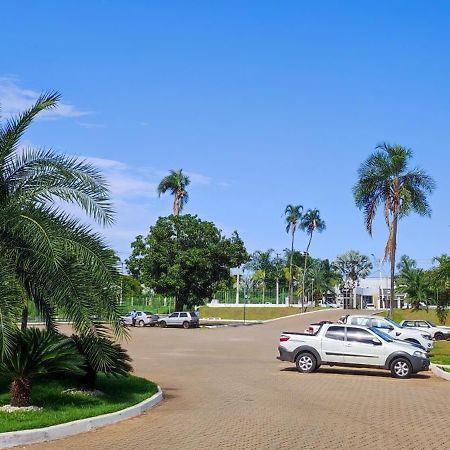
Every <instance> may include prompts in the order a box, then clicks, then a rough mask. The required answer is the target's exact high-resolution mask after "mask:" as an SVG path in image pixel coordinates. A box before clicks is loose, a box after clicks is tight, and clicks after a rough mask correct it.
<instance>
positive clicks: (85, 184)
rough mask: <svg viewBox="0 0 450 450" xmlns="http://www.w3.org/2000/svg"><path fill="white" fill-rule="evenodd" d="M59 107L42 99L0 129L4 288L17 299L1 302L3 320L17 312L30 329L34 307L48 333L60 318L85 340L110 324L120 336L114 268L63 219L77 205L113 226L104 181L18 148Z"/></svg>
mask: <svg viewBox="0 0 450 450" xmlns="http://www.w3.org/2000/svg"><path fill="white" fill-rule="evenodd" d="M58 100H59V94H57V93H49V94H43V95H41V96H40V97H39V98H38V100H37V101H36V103H35V104H34V105H33V106H31V107H30V108H29V109H28V110H26V111H25V112H23V113H22V114H20V115H18V116H17V117H13V118H11V119H9V120H7V121H5V122H4V123H2V124H0V267H1V268H2V269H1V270H0V286H4V287H7V288H8V289H9V290H10V291H12V290H15V291H16V294H15V295H14V296H13V297H11V296H10V299H9V301H8V302H7V303H5V302H4V301H0V317H2V320H3V318H10V317H17V315H16V311H17V309H18V308H20V309H21V310H22V328H23V329H25V328H26V327H27V320H28V304H29V303H30V302H32V303H34V305H35V306H36V307H37V309H38V311H39V313H40V315H41V316H42V317H43V319H44V321H45V323H46V325H47V328H48V329H55V328H56V324H55V317H56V315H57V314H58V313H62V314H64V315H65V317H66V318H67V319H68V320H70V321H71V322H73V326H74V328H75V330H76V331H77V332H79V333H81V334H87V335H97V334H104V333H106V331H104V329H102V328H101V327H99V326H98V324H99V321H100V320H106V321H108V322H110V323H111V324H113V329H114V332H115V333H116V335H119V334H120V333H121V327H120V326H119V324H118V320H117V319H118V317H119V315H120V310H119V306H118V298H117V295H116V293H115V291H116V286H117V284H116V282H117V280H118V271H117V269H116V267H115V260H114V258H113V257H112V255H111V251H110V250H109V249H108V248H107V247H106V245H105V243H104V242H103V240H102V239H101V238H100V237H99V236H98V235H97V234H95V233H93V232H92V230H91V229H90V228H89V227H88V226H85V225H83V224H82V223H81V222H80V221H79V220H78V219H76V218H74V217H72V216H70V215H69V214H68V213H66V212H65V211H64V207H65V206H66V205H67V204H71V205H73V204H76V205H78V206H79V207H80V208H81V210H82V211H83V212H84V213H86V214H87V215H88V216H89V217H91V218H93V219H94V220H95V221H97V222H98V223H99V224H101V225H107V224H110V223H112V222H113V211H112V208H111V204H110V199H109V191H108V188H107V186H106V182H105V180H104V178H103V176H102V175H101V174H100V173H99V172H98V171H97V170H96V169H95V168H94V167H93V166H92V165H90V164H88V163H86V162H84V161H79V160H78V159H76V158H73V157H68V156H65V155H61V154H58V153H55V152H53V151H52V150H44V149H32V148H27V149H25V150H21V149H20V148H19V144H20V139H21V137H22V136H23V134H24V132H25V131H26V130H27V128H28V127H29V125H30V124H31V123H32V121H33V119H34V118H35V117H36V116H37V115H38V114H39V113H41V112H42V111H44V110H47V109H51V108H55V107H56V106H57V102H58ZM19 315H20V314H19ZM10 325H11V324H8V326H10ZM11 330H12V329H11V328H10V331H11ZM8 336H9V337H11V333H2V339H1V341H0V343H1V344H2V346H3V350H4V349H7V348H8V345H9V344H8V342H7V341H8Z"/></svg>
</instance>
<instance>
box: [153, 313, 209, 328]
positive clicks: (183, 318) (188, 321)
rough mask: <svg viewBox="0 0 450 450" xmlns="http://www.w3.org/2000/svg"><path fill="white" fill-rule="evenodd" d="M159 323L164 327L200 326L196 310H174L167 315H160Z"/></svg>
mask: <svg viewBox="0 0 450 450" xmlns="http://www.w3.org/2000/svg"><path fill="white" fill-rule="evenodd" d="M158 324H159V326H160V327H162V328H165V327H183V328H197V327H199V326H200V322H199V319H198V315H197V313H196V312H174V313H172V314H169V315H168V316H166V317H160V319H159V321H158Z"/></svg>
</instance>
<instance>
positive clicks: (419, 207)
mask: <svg viewBox="0 0 450 450" xmlns="http://www.w3.org/2000/svg"><path fill="white" fill-rule="evenodd" d="M412 156H413V154H412V151H411V150H410V149H408V148H405V147H402V146H401V145H389V144H387V143H383V144H380V145H379V146H377V150H376V151H375V152H374V153H373V154H371V155H370V156H369V158H367V160H366V161H365V162H364V163H363V164H362V165H361V166H360V168H359V171H358V181H357V183H356V184H355V186H354V188H353V194H354V198H355V203H356V206H357V207H358V208H359V209H361V210H363V212H364V220H365V224H366V228H367V231H368V232H369V234H370V235H372V225H373V220H374V218H375V214H376V211H377V208H378V206H380V205H383V211H384V219H385V222H386V225H387V227H388V229H389V237H388V240H387V243H386V247H385V259H389V261H390V263H391V302H390V317H392V315H393V303H394V302H393V300H394V287H395V254H396V250H397V228H398V221H399V219H401V218H403V217H405V216H407V215H409V214H410V213H411V212H416V213H418V214H419V215H421V216H430V215H431V209H430V206H429V204H428V200H427V195H428V194H431V193H432V192H433V190H434V187H435V183H434V181H433V179H432V178H431V177H430V176H429V175H427V174H426V173H425V172H424V171H423V170H421V169H409V168H408V163H409V161H410V159H411V158H412Z"/></svg>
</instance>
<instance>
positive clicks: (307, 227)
mask: <svg viewBox="0 0 450 450" xmlns="http://www.w3.org/2000/svg"><path fill="white" fill-rule="evenodd" d="M300 228H301V229H302V230H303V231H306V232H307V233H308V235H309V239H308V245H307V246H306V251H305V266H304V267H303V276H302V312H303V306H304V299H305V276H306V265H307V262H308V255H309V247H310V245H311V241H312V237H313V234H314V231H317V232H319V233H322V231H323V230H325V228H326V226H325V222H324V221H323V220H322V219H321V217H320V212H319V210H318V209H308V211H306V213H305V214H303V217H302V218H301V220H300Z"/></svg>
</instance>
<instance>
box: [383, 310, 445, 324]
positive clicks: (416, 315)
mask: <svg viewBox="0 0 450 450" xmlns="http://www.w3.org/2000/svg"><path fill="white" fill-rule="evenodd" d="M388 314H389V312H388V311H384V312H383V315H384V316H387V315H388ZM421 319H423V320H431V321H432V322H433V323H434V324H436V325H439V320H438V318H437V316H436V310H434V309H429V310H428V311H425V310H422V309H419V310H417V311H414V310H412V309H394V320H395V321H396V322H401V321H402V320H421ZM445 325H450V314H449V316H448V317H447V321H446V323H445Z"/></svg>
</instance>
